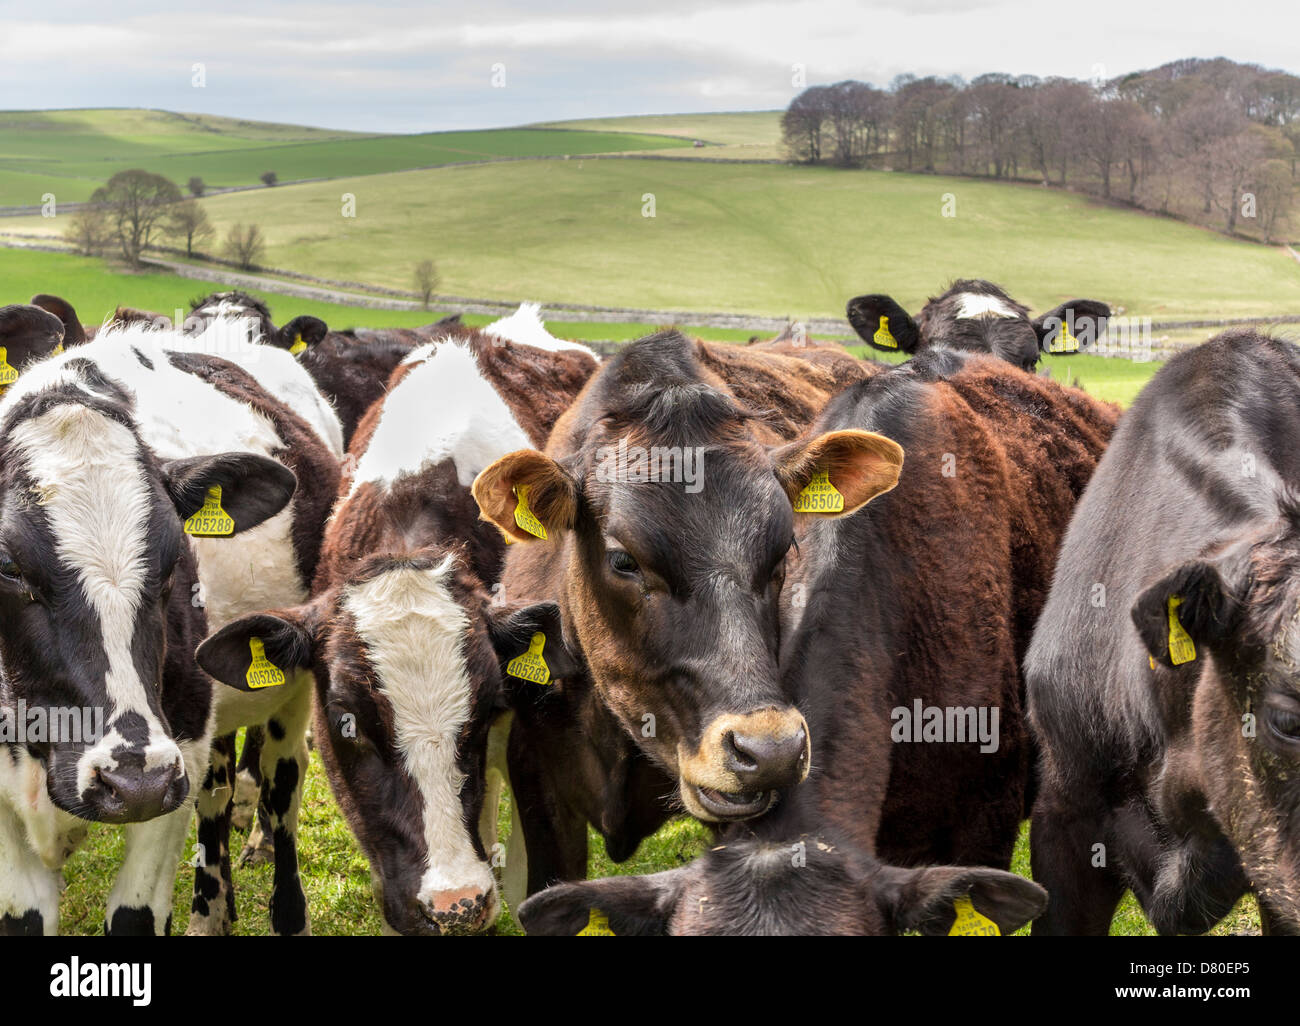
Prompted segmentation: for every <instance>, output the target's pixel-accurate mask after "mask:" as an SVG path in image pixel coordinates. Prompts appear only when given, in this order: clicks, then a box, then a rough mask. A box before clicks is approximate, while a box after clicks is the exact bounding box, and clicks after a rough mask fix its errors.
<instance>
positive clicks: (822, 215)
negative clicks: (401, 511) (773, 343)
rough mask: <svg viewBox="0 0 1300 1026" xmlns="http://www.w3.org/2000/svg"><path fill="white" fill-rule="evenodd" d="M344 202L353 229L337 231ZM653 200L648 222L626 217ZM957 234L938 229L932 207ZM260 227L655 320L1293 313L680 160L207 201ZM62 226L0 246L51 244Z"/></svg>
mask: <svg viewBox="0 0 1300 1026" xmlns="http://www.w3.org/2000/svg"><path fill="white" fill-rule="evenodd" d="M343 192H351V193H353V194H355V196H356V199H357V216H356V218H354V219H345V218H343V217H342V216H341V210H340V196H341V194H342V193H343ZM647 193H649V194H653V196H654V200H655V214H656V216H655V217H653V218H647V217H643V216H642V211H643V207H644V204H645V203H646V202H647V200H646V199H644V198H643V197H645V196H646V194H647ZM948 193H950V194H952V195H953V196H954V197H955V200H956V207H957V216H956V217H952V218H947V217H943V216H941V204H942V202H943V196H944V195H945V194H948ZM205 205H206V206H207V209H208V212H209V214H210V215H211V217H212V218H213V220H214V221H215V222H216V223H217V224H218V226H219V227H222V228H224V227H225V226H228V225H229V224H231V223H233V222H236V221H244V222H249V221H251V222H256V223H257V224H260V225H261V226H262V228H263V229H264V230H265V232H266V235H267V238H268V240H269V246H268V250H267V254H266V258H265V261H264V262H265V263H266V264H267V265H268V266H274V267H283V268H287V269H290V270H303V271H307V272H308V273H313V274H319V275H323V276H325V277H330V278H336V279H340V280H346V281H357V282H363V283H366V284H371V285H383V286H393V287H397V288H409V287H410V281H411V274H412V269H413V268H414V266H415V265H416V263H418V262H419V261H420V260H422V259H425V258H426V257H431V258H433V259H434V260H436V261H437V264H438V267H439V270H440V271H441V273H442V286H441V288H442V290H443V291H444V292H447V293H451V294H455V295H470V296H484V297H487V298H501V299H511V300H513V299H520V298H533V299H537V300H540V301H542V302H573V303H587V304H598V305H614V306H628V307H637V308H645V309H655V310H720V311H734V312H740V313H751V314H756V315H757V314H766V315H773V316H786V315H789V316H792V317H796V318H798V317H808V316H818V315H823V316H824V315H830V316H842V314H843V310H844V303H845V301H846V300H847V299H848V298H850V297H851V296H854V295H857V294H859V293H862V292H889V293H892V294H893V295H894V297H895V298H897V299H898V300H899V302H901V303H903V304H904V305H905V306H906V307H907V308H909V309H913V310H915V309H917V308H919V306H920V305H921V303H923V302H924V300H925V298H926V296H928V295H932V294H934V293H935V292H936V291H937V290H938V289H940V288H941V287H942V286H943V284H944V283H945V282H946V281H948V280H949V279H951V278H954V277H986V278H990V279H992V280H994V281H998V282H1001V283H1002V284H1003V285H1004V286H1006V287H1007V288H1008V289H1010V290H1011V292H1012V293H1013V294H1014V295H1016V296H1018V297H1019V298H1021V299H1023V300H1024V301H1025V302H1027V303H1028V304H1029V305H1030V306H1031V307H1032V308H1033V309H1035V310H1040V309H1044V308H1047V307H1050V306H1054V305H1055V304H1057V303H1059V302H1062V301H1063V300H1066V299H1071V298H1075V297H1095V298H1098V299H1102V300H1105V301H1107V302H1109V303H1110V304H1111V305H1112V306H1114V307H1117V308H1123V312H1124V313H1126V314H1128V315H1136V316H1149V317H1152V318H1175V317H1200V316H1205V317H1231V316H1247V315H1252V314H1261V315H1268V314H1282V313H1296V312H1300V264H1298V263H1296V261H1294V260H1292V259H1290V258H1289V257H1288V256H1286V255H1285V254H1284V253H1283V252H1282V251H1280V250H1277V249H1273V248H1267V247H1263V246H1258V245H1254V244H1251V243H1246V242H1239V241H1234V240H1231V239H1227V238H1225V237H1223V236H1221V235H1217V234H1215V233H1212V232H1208V231H1203V230H1201V229H1198V228H1194V227H1191V226H1189V225H1186V224H1182V223H1179V222H1176V221H1172V220H1165V219H1160V218H1155V217H1149V216H1146V215H1143V214H1137V213H1132V212H1129V211H1123V210H1118V209H1115V208H1112V207H1105V206H1100V205H1097V204H1093V203H1091V202H1090V201H1089V200H1087V199H1086V198H1084V197H1081V196H1076V195H1071V194H1064V193H1061V192H1057V191H1055V190H1053V191H1048V190H1044V189H1038V188H1034V187H1030V186H1017V185H1008V184H1005V183H994V182H983V181H971V180H965V179H952V178H940V177H930V176H918V175H899V174H890V173H888V172H854V173H845V172H841V171H834V170H828V169H821V168H804V167H798V168H796V167H787V166H755V165H730V164H701V163H695V162H690V161H675V162H665V161H650V160H637V159H626V160H587V161H584V160H569V161H521V162H514V163H504V164H489V165H483V166H478V167H471V168H446V169H442V170H435V171H420V172H406V173H401V174H389V175H373V176H369V177H366V178H353V179H345V180H341V181H336V182H330V183H320V184H311V185H301V186H295V187H293V188H292V189H277V190H270V189H263V190H257V191H254V192H245V193H232V194H229V195H225V196H215V197H212V198H211V199H209V200H206V201H205ZM60 227H61V225H60V219H54V220H45V219H42V218H39V217H35V218H22V219H12V218H10V219H6V220H5V221H4V222H3V223H0V228H3V229H6V230H15V231H18V230H21V231H47V232H57V231H59V230H60Z"/></svg>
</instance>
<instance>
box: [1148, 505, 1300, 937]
mask: <svg viewBox="0 0 1300 1026" xmlns="http://www.w3.org/2000/svg"><path fill="white" fill-rule="evenodd" d="M1132 616H1133V622H1134V624H1135V625H1136V626H1137V629H1138V633H1139V634H1140V635H1141V637H1142V641H1143V643H1144V645H1145V646H1146V648H1147V651H1148V652H1149V653H1150V658H1151V662H1152V668H1151V670H1150V672H1151V673H1152V675H1153V677H1154V678H1155V680H1154V684H1155V686H1156V688H1157V689H1158V690H1164V689H1176V690H1177V692H1178V693H1179V695H1180V696H1181V695H1182V694H1184V693H1185V692H1186V691H1187V690H1188V689H1194V697H1193V700H1192V703H1191V709H1192V717H1191V723H1190V724H1187V723H1186V720H1185V714H1184V716H1183V720H1182V722H1171V723H1169V724H1167V727H1168V732H1169V734H1170V735H1171V737H1172V738H1173V741H1172V743H1171V749H1172V750H1174V753H1175V755H1176V756H1179V758H1174V759H1172V760H1169V761H1170V762H1171V764H1173V765H1180V766H1183V767H1185V771H1184V774H1183V775H1184V777H1185V779H1184V780H1181V781H1175V782H1173V785H1174V786H1176V787H1177V789H1179V790H1183V789H1186V790H1188V791H1199V792H1200V793H1203V794H1204V795H1205V796H1206V798H1207V799H1208V801H1207V802H1206V804H1207V805H1208V807H1209V811H1210V813H1211V814H1212V815H1213V816H1214V817H1215V819H1216V820H1217V821H1218V823H1219V826H1220V828H1221V829H1222V830H1223V832H1224V834H1226V835H1227V837H1228V839H1229V840H1231V841H1232V843H1233V845H1234V846H1235V847H1236V849H1237V852H1238V854H1239V856H1240V858H1241V862H1242V864H1243V866H1244V867H1245V868H1246V871H1247V874H1248V875H1249V877H1250V878H1251V880H1252V881H1253V883H1254V887H1255V890H1256V893H1257V894H1258V895H1259V899H1260V901H1261V903H1263V904H1264V905H1266V906H1267V907H1268V909H1269V911H1270V912H1271V913H1272V916H1273V922H1274V924H1275V925H1276V928H1278V929H1279V930H1284V931H1287V932H1300V510H1297V511H1293V512H1292V513H1291V514H1290V515H1289V516H1287V517H1284V518H1283V525H1282V526H1280V527H1279V528H1278V530H1277V531H1276V532H1275V533H1273V534H1272V535H1271V536H1270V537H1268V538H1266V539H1263V540H1255V541H1243V542H1240V543H1238V544H1237V545H1235V546H1234V547H1232V548H1230V549H1228V550H1227V551H1225V552H1224V553H1222V554H1220V555H1216V556H1213V557H1211V558H1208V559H1194V560H1191V561H1189V562H1187V563H1186V564H1184V565H1183V566H1181V567H1179V568H1177V569H1176V570H1174V571H1172V572H1171V573H1169V574H1167V575H1166V576H1165V577H1163V578H1162V579H1160V580H1158V581H1156V582H1154V583H1152V584H1151V585H1150V586H1149V587H1148V588H1147V589H1146V590H1145V591H1144V592H1143V593H1142V594H1141V596H1140V597H1139V598H1138V600H1137V602H1136V603H1135V604H1134V606H1133V610H1132ZM1157 667H1158V668H1157ZM1146 670H1147V667H1146V666H1144V667H1143V671H1144V672H1145V671H1146ZM1179 705H1182V706H1183V707H1184V708H1185V707H1186V704H1185V702H1174V703H1170V704H1169V707H1171V708H1175V709H1176V708H1178V707H1179ZM1171 719H1172V717H1171ZM1170 800H1176V796H1170Z"/></svg>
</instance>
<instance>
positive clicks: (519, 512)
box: [515, 485, 546, 541]
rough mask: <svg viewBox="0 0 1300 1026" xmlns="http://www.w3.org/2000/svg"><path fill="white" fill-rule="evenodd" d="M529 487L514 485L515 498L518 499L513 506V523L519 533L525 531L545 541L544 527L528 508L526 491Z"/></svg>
mask: <svg viewBox="0 0 1300 1026" xmlns="http://www.w3.org/2000/svg"><path fill="white" fill-rule="evenodd" d="M531 487H532V486H531V485H515V496H516V497H517V498H518V499H519V502H518V504H517V505H516V506H515V523H516V524H518V525H519V529H520V530H521V531H527V532H528V533H529V534H531V535H533V536H534V537H536V538H540V539H542V541H546V525H545V524H543V523H542V522H541V521H540V520H538V519H537V517H536V516H534V515H533V511H532V510H531V509H529V508H528V489H529V488H531Z"/></svg>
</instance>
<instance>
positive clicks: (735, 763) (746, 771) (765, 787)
mask: <svg viewBox="0 0 1300 1026" xmlns="http://www.w3.org/2000/svg"><path fill="white" fill-rule="evenodd" d="M722 745H723V751H724V752H725V753H726V759H727V769H729V770H730V771H731V772H732V773H734V774H735V775H736V779H737V780H738V781H740V785H741V787H743V788H744V789H745V790H746V791H771V790H779V789H781V788H786V787H793V786H794V785H795V784H797V783H799V781H800V780H802V779H803V775H804V774H803V771H804V764H805V762H806V761H807V757H808V731H807V730H806V729H804V728H803V727H802V726H800V727H798V728H797V729H796V730H795V732H794V733H793V734H743V733H741V732H740V731H735V730H729V731H727V734H726V736H725V737H724V738H723V742H722Z"/></svg>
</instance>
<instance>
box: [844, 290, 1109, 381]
mask: <svg viewBox="0 0 1300 1026" xmlns="http://www.w3.org/2000/svg"><path fill="white" fill-rule="evenodd" d="M1109 316H1110V307H1108V306H1107V305H1106V304H1105V303H1099V302H1097V301H1096V300H1095V299H1072V300H1070V301H1069V302H1068V303H1062V304H1061V305H1060V306H1058V307H1056V308H1054V309H1052V310H1049V311H1048V312H1047V313H1045V314H1042V315H1041V316H1039V317H1036V318H1034V319H1033V320H1030V318H1029V308H1028V307H1026V306H1024V305H1023V304H1021V303H1017V302H1016V301H1015V300H1014V299H1012V298H1011V297H1010V296H1009V295H1007V293H1006V291H1005V290H1003V289H1002V288H1001V286H998V285H995V284H993V283H992V282H991V281H984V280H982V279H962V280H959V281H955V282H953V283H952V284H951V285H949V286H948V288H947V290H946V291H945V292H944V293H943V294H942V295H940V296H937V297H933V298H931V299H930V300H929V302H927V303H926V304H925V306H924V307H923V308H922V309H921V312H920V314H918V315H917V317H916V319H915V320H913V319H912V318H911V317H910V316H908V313H907V311H906V310H904V309H903V308H902V307H901V306H899V305H898V304H897V303H896V302H894V300H893V299H891V298H890V297H889V296H886V295H881V294H875V295H869V296H858V297H857V298H856V299H851V300H849V304H848V317H849V323H850V324H852V325H853V330H854V331H856V332H857V333H858V334H859V335H860V336H862V339H863V341H865V342H866V343H867V344H868V345H871V346H875V348H877V349H880V350H883V351H885V352H893V353H898V352H903V353H918V352H921V351H922V350H925V349H930V348H933V347H936V346H946V347H947V348H949V349H965V350H970V351H972V352H977V353H992V354H993V355H994V356H998V357H1001V358H1002V359H1003V360H1006V361H1007V362H1008V363H1011V364H1014V365H1015V366H1017V367H1020V368H1021V369H1023V370H1027V371H1032V370H1033V369H1034V368H1035V367H1036V366H1037V365H1038V358H1039V354H1040V353H1052V354H1054V355H1068V354H1071V353H1077V352H1079V351H1080V350H1085V351H1086V350H1087V349H1088V347H1089V346H1090V345H1091V344H1092V343H1093V342H1095V341H1096V340H1097V339H1098V338H1099V337H1100V336H1101V334H1102V332H1103V331H1104V324H1105V320H1106V318H1108V317H1109Z"/></svg>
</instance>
